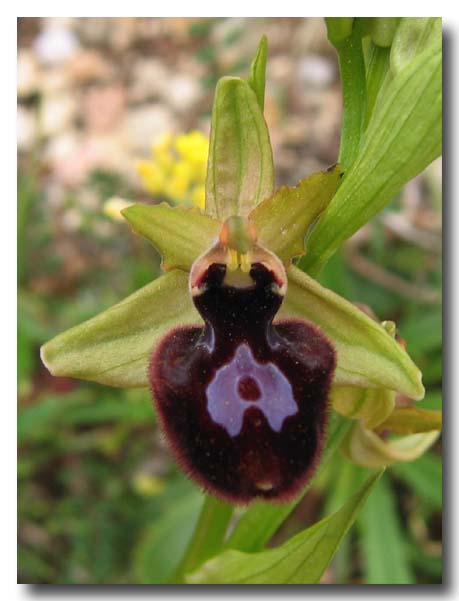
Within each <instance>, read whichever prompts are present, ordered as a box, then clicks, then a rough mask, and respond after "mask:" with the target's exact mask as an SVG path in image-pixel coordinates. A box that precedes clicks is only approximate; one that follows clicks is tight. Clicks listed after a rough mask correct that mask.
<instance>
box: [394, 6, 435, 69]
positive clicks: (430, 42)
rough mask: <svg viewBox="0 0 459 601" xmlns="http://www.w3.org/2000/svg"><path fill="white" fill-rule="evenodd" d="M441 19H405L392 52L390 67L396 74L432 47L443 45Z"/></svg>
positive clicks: (396, 36)
mask: <svg viewBox="0 0 459 601" xmlns="http://www.w3.org/2000/svg"><path fill="white" fill-rule="evenodd" d="M441 36H442V24H441V18H440V17H403V18H402V19H401V21H400V25H399V27H398V29H397V33H396V34H395V37H394V40H393V43H392V47H391V50H390V66H391V70H392V71H393V73H394V74H397V73H400V71H402V69H403V68H404V67H405V66H406V65H407V64H408V63H409V62H410V61H412V60H413V59H414V58H415V57H416V56H418V55H419V54H421V52H424V51H425V50H427V49H428V48H430V47H431V46H435V45H438V44H439V43H441Z"/></svg>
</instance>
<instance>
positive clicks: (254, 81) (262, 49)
mask: <svg viewBox="0 0 459 601" xmlns="http://www.w3.org/2000/svg"><path fill="white" fill-rule="evenodd" d="M267 58H268V38H267V37H266V36H265V35H264V36H263V37H262V38H261V40H260V43H259V45H258V50H257V53H256V55H255V58H254V59H253V62H252V66H251V67H250V75H249V79H248V83H249V85H250V87H251V88H252V90H253V91H254V92H255V94H256V97H257V101H258V104H259V106H260V108H261V110H262V111H263V108H264V105H265V78H266V61H267Z"/></svg>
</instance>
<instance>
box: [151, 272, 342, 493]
mask: <svg viewBox="0 0 459 601" xmlns="http://www.w3.org/2000/svg"><path fill="white" fill-rule="evenodd" d="M225 275H226V266H225V265H224V264H220V263H213V264H211V265H210V266H208V267H207V269H206V270H205V271H204V272H203V279H202V282H201V287H200V290H199V293H198V294H196V295H195V296H193V302H194V303H195V305H196V308H197V309H198V311H199V312H200V313H201V315H202V317H203V319H204V322H205V325H204V326H203V327H202V328H199V327H194V326H193V327H181V328H180V327H179V328H176V329H174V330H172V331H170V332H169V333H168V334H166V335H165V336H164V338H163V339H162V340H161V342H160V343H159V345H158V347H157V349H156V351H155V352H154V353H153V355H152V357H151V361H150V387H151V391H152V396H153V398H154V402H155V405H156V407H157V413H158V416H159V422H160V424H161V426H162V428H163V431H164V433H165V436H166V439H167V441H168V443H169V445H170V448H171V450H172V453H173V455H174V456H175V458H176V460H177V462H178V464H179V465H180V466H181V467H182V469H183V470H184V471H185V472H186V473H187V474H188V475H189V476H190V477H191V478H192V479H194V480H195V481H196V482H197V483H199V484H200V485H201V486H202V487H203V488H204V489H205V490H207V491H208V492H210V493H212V494H214V495H216V496H218V497H220V498H222V499H225V500H227V501H230V502H232V503H236V504H247V503H249V502H251V501H252V500H254V499H255V498H263V499H265V500H272V501H275V502H276V501H280V502H282V501H287V500H290V499H292V498H293V497H294V496H295V495H296V494H297V493H298V491H299V490H300V488H301V487H302V486H303V485H304V484H305V483H306V482H307V480H308V479H309V477H310V476H311V475H312V473H313V471H314V469H315V466H316V465H317V461H318V459H319V457H320V454H321V452H322V448H323V439H324V436H325V429H326V425H327V420H328V408H329V407H328V391H329V387H330V382H331V378H332V375H333V371H334V369H335V364H336V357H335V351H334V349H333V346H332V345H331V344H330V342H329V341H328V339H326V337H325V336H324V335H323V334H322V332H321V331H320V330H319V329H318V328H317V327H315V326H313V325H312V324H309V323H308V322H305V321H302V320H300V319H287V320H282V321H279V322H277V323H276V324H275V325H273V319H274V317H275V315H276V313H277V311H278V309H279V307H280V305H281V303H282V300H283V296H282V294H280V293H279V286H278V285H277V284H276V282H275V274H274V273H273V272H272V271H271V270H270V269H269V268H268V267H267V266H266V265H264V264H262V263H256V264H254V265H252V267H251V270H250V274H249V275H250V278H251V280H252V284H251V285H250V286H246V287H237V286H230V285H227V284H225ZM273 284H274V286H273ZM243 377H251V378H252V379H253V380H254V381H255V384H256V387H258V391H259V395H258V396H257V394H255V397H257V398H256V399H250V398H246V397H244V396H243V395H242V394H241V393H240V392H239V388H238V386H239V384H240V380H241V379H242V378H243Z"/></svg>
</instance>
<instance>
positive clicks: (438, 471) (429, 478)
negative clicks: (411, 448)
mask: <svg viewBox="0 0 459 601" xmlns="http://www.w3.org/2000/svg"><path fill="white" fill-rule="evenodd" d="M390 469H391V473H393V474H394V475H395V476H396V477H397V478H399V479H400V480H403V482H405V484H408V486H410V487H411V488H412V489H413V490H414V491H415V493H416V495H417V496H418V497H419V498H420V499H422V500H423V501H425V502H426V503H427V504H428V505H430V506H431V507H432V508H434V509H441V506H442V463H441V457H439V456H438V455H434V454H433V453H425V454H424V455H421V457H419V459H416V461H413V462H412V463H395V464H394V465H393V466H392V467H391V468H390Z"/></svg>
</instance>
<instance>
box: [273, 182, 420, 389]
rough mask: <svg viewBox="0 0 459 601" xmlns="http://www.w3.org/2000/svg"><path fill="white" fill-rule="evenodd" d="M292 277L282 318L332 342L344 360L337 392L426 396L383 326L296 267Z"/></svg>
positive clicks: (411, 365) (339, 367)
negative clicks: (354, 389) (309, 325)
mask: <svg viewBox="0 0 459 601" xmlns="http://www.w3.org/2000/svg"><path fill="white" fill-rule="evenodd" d="M338 193H339V192H338ZM287 273H288V279H289V283H288V289H287V296H286V299H285V301H284V304H283V305H282V307H281V310H280V312H279V315H280V316H283V317H287V316H298V317H302V318H303V319H308V320H310V321H312V322H313V323H316V324H317V325H318V326H319V327H320V328H321V329H322V330H323V331H324V333H325V334H326V335H327V336H328V337H329V339H330V340H331V341H332V343H333V345H334V346H335V348H336V351H337V359H338V363H337V369H336V372H335V378H334V385H335V386H359V387H362V388H388V389H389V390H395V391H398V392H401V393H403V394H405V395H407V396H409V397H411V398H414V399H420V398H422V397H423V396H424V387H423V386H422V383H421V372H420V371H419V369H418V368H417V367H416V365H415V364H414V363H413V362H412V360H411V359H410V357H409V356H408V355H407V353H406V352H405V351H404V350H403V348H402V347H401V346H400V344H398V343H397V342H396V341H395V340H394V339H393V338H392V337H391V336H390V334H388V333H387V332H386V331H385V330H384V328H383V327H382V326H381V325H380V324H379V323H377V322H376V321H374V320H373V319H371V318H370V317H368V316H367V315H366V314H365V313H363V311H361V310H360V309H358V308H357V307H355V306H354V305H352V304H351V303H349V302H348V301H346V300H345V299H344V298H342V297H340V296H338V295H337V294H335V293H334V292H332V291H331V290H328V289H327V288H324V287H323V286H321V285H320V284H319V283H318V282H316V281H315V280H313V279H312V278H310V277H309V276H308V275H306V274H305V273H303V272H302V271H300V270H299V269H297V268H296V267H291V268H290V269H289V270H288V272H287Z"/></svg>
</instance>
